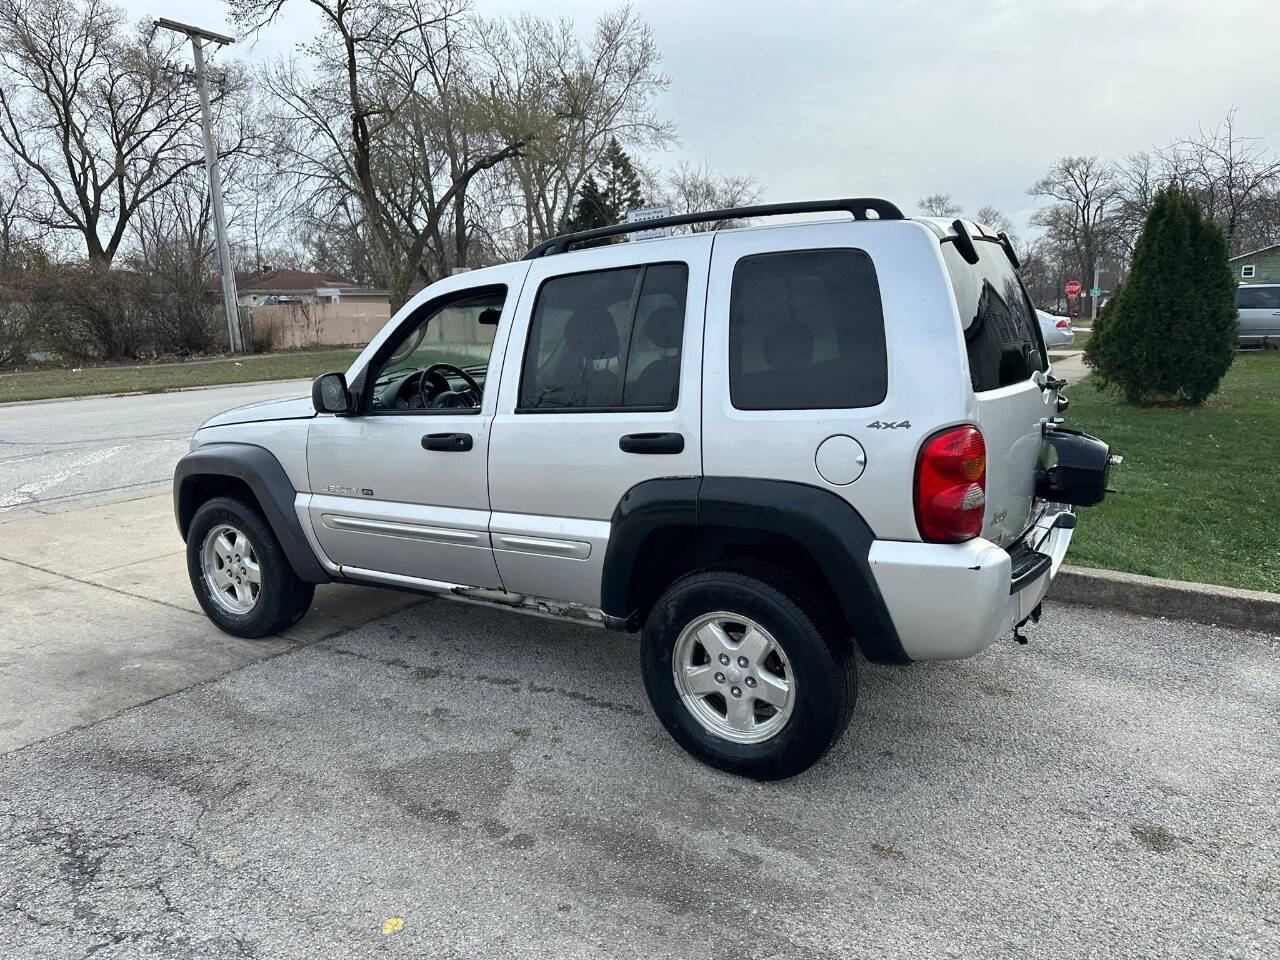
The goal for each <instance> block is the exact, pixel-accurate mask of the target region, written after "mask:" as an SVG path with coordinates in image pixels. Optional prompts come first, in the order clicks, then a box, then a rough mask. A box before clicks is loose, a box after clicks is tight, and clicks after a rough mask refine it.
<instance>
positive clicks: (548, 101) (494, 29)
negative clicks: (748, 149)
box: [480, 6, 675, 246]
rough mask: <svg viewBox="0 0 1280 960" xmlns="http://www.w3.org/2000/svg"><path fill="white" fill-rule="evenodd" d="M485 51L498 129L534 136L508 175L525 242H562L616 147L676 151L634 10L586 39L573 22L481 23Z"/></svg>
mask: <svg viewBox="0 0 1280 960" xmlns="http://www.w3.org/2000/svg"><path fill="white" fill-rule="evenodd" d="M481 27H482V35H481V38H480V40H481V42H480V50H481V52H482V55H483V56H484V60H485V64H484V70H485V73H486V74H487V75H488V77H489V82H490V85H491V89H492V91H493V95H494V104H495V107H496V108H498V109H499V110H500V111H501V113H500V118H501V122H502V123H503V125H504V128H505V129H507V130H508V131H509V133H510V135H514V134H517V133H523V132H529V133H531V139H530V143H529V144H528V148H527V149H526V150H524V151H523V152H522V154H521V156H519V157H516V158H513V159H512V161H511V163H510V165H509V167H508V169H509V170H510V172H511V175H512V179H513V181H514V187H515V190H516V193H517V195H518V201H519V205H520V207H521V208H522V209H519V210H518V211H517V216H518V221H519V226H520V228H521V229H522V233H523V241H524V244H525V245H527V246H533V245H534V244H536V243H538V242H539V241H541V240H545V239H546V238H547V237H550V236H552V235H554V234H556V233H558V232H559V231H560V229H561V227H562V225H563V223H564V221H565V220H566V218H567V217H568V215H569V212H570V211H571V210H572V208H573V204H574V203H575V202H576V200H577V197H578V193H579V191H580V190H581V188H582V184H583V181H584V180H585V179H586V177H587V175H588V173H590V172H591V170H592V169H594V168H595V167H596V166H597V164H598V163H599V162H600V158H601V157H602V156H603V155H604V152H605V149H606V148H607V147H608V144H609V141H610V140H617V141H618V143H619V144H620V145H621V146H622V147H624V148H626V149H627V150H643V149H657V148H662V147H666V146H669V145H670V144H672V143H674V142H675V128H674V126H673V125H672V124H671V123H670V122H669V121H666V120H663V119H662V118H660V117H659V116H658V114H657V111H656V109H655V107H654V99H655V98H656V96H657V95H658V94H659V93H661V92H662V91H663V90H665V89H666V88H667V86H668V84H669V82H670V81H669V80H668V79H667V77H666V76H664V75H663V74H661V73H660V72H659V71H658V64H659V62H660V60H661V56H660V54H659V52H658V48H657V43H656V42H655V41H654V39H653V34H652V32H651V31H650V29H649V26H648V24H647V23H645V22H644V20H643V19H642V18H641V17H640V15H639V14H637V13H636V12H635V11H634V10H632V9H631V7H630V6H623V7H621V8H619V9H617V10H615V11H613V12H611V13H606V14H604V15H602V16H601V17H600V18H599V19H598V20H597V21H596V23H595V28H594V30H593V32H592V34H591V36H590V38H589V39H587V40H585V41H584V40H583V39H582V38H580V37H579V35H578V33H577V31H576V30H575V28H574V25H573V23H572V21H570V20H567V19H561V20H547V19H543V18H539V17H535V16H532V15H530V14H524V15H522V16H520V17H518V18H516V19H515V20H513V21H510V22H504V21H489V22H487V23H483V24H482V25H481Z"/></svg>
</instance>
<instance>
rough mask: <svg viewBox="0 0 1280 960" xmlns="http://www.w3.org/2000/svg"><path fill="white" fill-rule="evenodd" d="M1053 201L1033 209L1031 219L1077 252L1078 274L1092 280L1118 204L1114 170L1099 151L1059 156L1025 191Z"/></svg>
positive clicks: (1108, 240)
mask: <svg viewBox="0 0 1280 960" xmlns="http://www.w3.org/2000/svg"><path fill="white" fill-rule="evenodd" d="M1027 192H1028V193H1030V194H1031V195H1032V196H1034V197H1047V198H1049V199H1051V200H1054V201H1056V202H1055V203H1054V204H1053V206H1051V207H1048V208H1046V209H1043V210H1039V211H1037V212H1036V214H1035V216H1034V217H1033V218H1032V223H1034V224H1037V225H1040V226H1043V227H1045V229H1046V233H1047V234H1049V235H1050V236H1051V237H1052V238H1053V239H1054V241H1055V242H1057V243H1059V244H1060V245H1062V246H1065V247H1067V248H1069V249H1070V250H1071V251H1072V252H1073V253H1074V255H1075V260H1076V263H1077V264H1078V266H1079V268H1080V272H1081V276H1082V278H1083V279H1084V281H1085V282H1091V281H1092V279H1093V274H1094V270H1095V268H1096V267H1098V266H1100V265H1101V260H1102V258H1103V256H1104V255H1105V254H1106V253H1108V252H1109V251H1110V248H1111V245H1112V241H1113V239H1114V232H1115V220H1114V217H1113V214H1114V212H1115V208H1116V206H1117V205H1118V199H1117V188H1116V179H1115V170H1114V169H1113V167H1112V166H1111V164H1110V163H1108V162H1106V161H1104V160H1102V159H1100V158H1099V157H1096V156H1093V157H1063V158H1062V159H1061V160H1059V161H1058V162H1057V163H1055V164H1054V165H1053V167H1052V168H1051V169H1050V170H1049V172H1048V173H1047V174H1046V175H1045V176H1044V177H1042V178H1041V179H1040V180H1038V181H1036V183H1034V184H1033V185H1032V186H1031V188H1030V189H1029V190H1028V191H1027Z"/></svg>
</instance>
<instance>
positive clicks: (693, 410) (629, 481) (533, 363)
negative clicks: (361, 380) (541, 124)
mask: <svg viewBox="0 0 1280 960" xmlns="http://www.w3.org/2000/svg"><path fill="white" fill-rule="evenodd" d="M710 259H711V234H701V235H695V236H690V237H687V238H682V239H671V240H664V241H663V242H662V243H660V244H657V243H655V244H648V243H645V242H643V241H640V242H633V243H618V244H613V245H610V246H607V247H602V248H599V249H594V250H587V251H582V252H579V253H575V254H572V255H553V256H549V257H544V258H542V259H540V260H535V261H533V263H532V265H531V267H530V269H529V274H528V276H527V277H526V279H525V283H524V291H523V293H522V294H521V297H520V304H519V306H518V307H517V308H516V309H515V312H514V321H513V327H512V334H511V338H510V344H509V345H508V350H507V361H506V363H505V364H504V367H503V372H502V390H501V394H500V396H499V398H498V412H497V415H496V417H495V419H494V424H493V447H492V449H491V451H490V455H489V488H490V495H491V499H492V502H493V519H492V524H491V528H490V529H491V533H492V537H493V546H494V554H495V556H496V557H497V563H498V569H499V571H500V572H501V574H502V581H503V584H504V585H505V586H506V588H507V589H508V590H510V591H512V592H515V593H523V594H530V595H534V596H542V597H551V598H554V599H557V600H569V601H574V602H577V603H582V604H586V605H589V606H598V605H599V603H600V577H601V572H602V570H603V565H604V553H605V548H606V546H607V545H608V540H609V530H610V519H611V517H612V516H613V512H614V510H615V508H616V507H617V506H618V502H619V501H620V500H621V499H622V497H623V495H624V494H625V493H626V492H627V491H628V490H629V489H630V488H631V487H633V486H635V485H636V484H638V483H641V482H643V481H645V480H650V479H656V478H661V477H697V476H700V475H701V473H702V431H701V415H700V397H701V388H702V377H701V367H702V317H703V309H704V305H705V291H706V288H707V267H708V264H709V261H710Z"/></svg>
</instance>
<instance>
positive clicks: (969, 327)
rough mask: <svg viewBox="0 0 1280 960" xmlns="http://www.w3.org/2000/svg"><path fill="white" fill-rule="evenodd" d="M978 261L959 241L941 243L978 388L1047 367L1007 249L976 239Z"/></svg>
mask: <svg viewBox="0 0 1280 960" xmlns="http://www.w3.org/2000/svg"><path fill="white" fill-rule="evenodd" d="M973 245H974V247H975V248H977V251H978V262H977V263H975V264H969V263H966V262H965V260H964V258H963V257H962V256H960V252H959V251H958V250H957V249H956V245H955V244H954V243H944V244H943V245H942V259H943V260H944V261H946V264H947V272H948V273H949V274H950V275H951V287H952V289H954V290H955V294H956V306H957V307H959V309H960V323H961V325H962V326H963V327H964V343H965V350H966V351H967V352H968V354H969V377H970V379H971V380H972V381H973V389H974V392H976V393H980V392H982V391H983V390H995V389H996V388H998V387H1007V386H1008V385H1009V384H1011V383H1019V382H1021V381H1023V380H1026V379H1027V378H1028V377H1030V376H1031V374H1032V373H1034V372H1035V371H1037V370H1044V369H1045V368H1046V367H1047V365H1048V364H1047V362H1046V358H1045V355H1044V347H1043V345H1042V341H1041V337H1040V331H1039V325H1038V323H1037V321H1036V314H1035V310H1034V309H1033V308H1032V306H1031V301H1030V300H1028V299H1027V294H1026V291H1025V290H1023V288H1022V281H1021V280H1019V279H1018V275H1017V273H1015V272H1014V269H1013V264H1011V263H1010V262H1009V258H1008V257H1007V256H1005V252H1004V248H1003V247H1001V246H1000V244H998V243H993V242H991V241H988V240H977V239H975V240H974V241H973Z"/></svg>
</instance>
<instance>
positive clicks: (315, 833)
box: [0, 384, 1280, 960]
mask: <svg viewBox="0 0 1280 960" xmlns="http://www.w3.org/2000/svg"><path fill="white" fill-rule="evenodd" d="M301 386H302V388H305V384H302V385H301ZM298 389H299V385H295V384H269V385H265V386H257V387H228V388H220V389H217V390H208V391H193V392H190V393H182V394H166V395H159V396H148V397H123V398H116V399H113V400H76V401H66V402H57V403H49V404H31V405H26V406H22V407H3V408H0V444H3V446H0V496H10V497H12V496H14V495H18V497H19V499H18V500H17V501H15V502H11V503H9V504H8V509H7V512H5V511H3V510H0V754H3V755H0V958H9V957H14V958H19V957H20V958H23V960H29V958H46V957H48V958H81V957H89V956H93V957H96V958H104V957H106V958H143V957H145V958H155V957H160V958H169V957H173V958H188V957H191V958H194V957H202V958H203V957H215V958H223V957H242V958H244V957H260V958H290V957H306V958H315V957H324V958H330V957H334V958H341V957H367V956H370V955H390V956H405V957H420V956H431V957H503V958H506V957H513V956H517V957H525V956H529V957H593V958H594V957H600V956H629V957H646V958H648V957H693V956H699V957H725V958H730V957H732V958H738V957H751V958H755V957H759V958H765V957H873V958H891V957H904V958H905V957H911V958H917V957H936V956H942V957H946V956H956V957H997V956H1007V957H1018V958H1023V957H1037V958H1039V957H1045V958H1057V957H1062V958H1079V957H1112V956H1122V957H1152V958H1156V957H1159V958H1170V957H1188V958H1191V957H1194V958H1207V957H1223V958H1226V957H1231V958H1253V957H1257V958H1273V957H1276V956H1277V955H1280V925H1278V922H1280V921H1278V918H1280V909H1278V908H1277V907H1278V905H1280V830H1277V823H1278V822H1280V799H1278V798H1280V640H1277V638H1274V637H1266V636H1262V635H1258V634H1249V633H1241V632H1235V631H1230V630H1225V629H1218V628H1214V627H1206V626H1201V625H1197V624H1188V623H1181V622H1173V621H1165V620H1159V619H1145V618H1140V617H1133V616H1127V615H1123V614H1117V613H1109V612H1102V611H1094V610H1090V609H1088V608H1084V607H1073V606H1064V605H1060V604H1054V603H1048V604H1046V617H1045V619H1044V621H1043V622H1042V623H1041V624H1040V625H1039V626H1037V627H1034V628H1032V629H1031V630H1030V631H1029V635H1030V638H1031V642H1030V644H1029V645H1028V646H1025V647H1022V646H1018V645H1016V644H1014V643H1012V642H1010V641H1003V642H1001V643H999V644H997V645H996V646H995V647H993V648H991V649H990V650H988V651H987V652H985V653H984V654H982V655H980V656H979V657H976V658H974V659H972V660H968V661H962V662H957V663H937V664H918V665H914V666H912V667H908V668H887V667H876V666H873V665H868V664H862V665H861V666H862V670H861V674H860V692H859V704H858V708H857V710H856V711H855V716H854V719H853V722H852V725H851V726H850V729H849V730H848V732H847V733H846V734H845V736H844V738H843V739H842V740H841V741H840V743H839V744H838V745H837V747H836V748H835V749H834V750H833V751H832V753H831V754H829V755H828V757H827V758H826V759H825V760H824V761H823V762H822V763H821V764H820V765H819V766H817V767H815V768H814V769H812V770H810V771H809V772H807V773H806V774H804V775H802V776H800V777H798V778H795V779H794V780H791V781H787V782H783V783H776V784H757V783H753V782H750V781H745V780H740V779H736V778H733V777H730V776H727V775H724V774H721V773H719V772H717V771H714V770H711V769H709V768H707V767H704V766H702V765H700V764H698V763H697V762H696V761H694V760H692V759H691V758H689V757H688V756H686V755H685V754H684V753H682V752H681V751H680V750H679V749H678V748H677V747H676V746H675V744H674V743H673V742H672V741H671V740H670V738H669V737H668V736H667V735H666V733H665V731H663V729H662V728H661V726H660V725H659V723H658V722H657V720H656V719H654V717H653V716H652V713H651V711H650V709H649V705H648V703H647V700H646V698H645V694H644V690H643V684H642V683H641V680H640V676H639V665H638V657H639V654H638V643H637V640H636V638H635V637H632V636H618V635H615V634H610V633H606V632H604V631H602V630H593V629H590V628H587V627H584V626H580V625H574V624H567V623H562V622H559V621H553V620H547V619H539V618H532V617H527V616H522V615H520V614H516V613H512V612H508V611H503V610H493V609H488V608H483V607H478V606H475V605H470V604H464V603H452V602H448V601H444V600H421V601H419V600H417V599H416V598H413V597H412V596H410V595H406V594H394V593H388V592H384V591H375V590H371V589H367V588H357V587H344V586H333V585H331V586H326V587H324V588H322V589H321V591H319V592H318V593H317V601H316V605H315V608H314V609H313V610H312V611H311V613H309V614H308V616H307V618H305V619H304V620H303V621H302V622H301V623H300V624H298V626H297V627H295V628H294V629H293V630H291V631H290V633H289V634H288V635H286V636H284V637H280V638H273V639H271V640H267V641H242V640H237V639H235V638H231V637H227V636H225V635H223V634H220V633H218V632H217V631H216V630H215V629H214V628H213V627H212V626H211V625H210V624H209V623H208V622H207V620H205V619H204V617H203V616H202V615H201V613H200V611H199V608H198V606H197V605H196V604H195V603H194V599H193V597H192V596H191V592H190V588H189V586H188V585H187V584H186V582H185V569H184V565H183V560H182V557H183V554H182V544H181V541H180V539H179V538H178V536H177V532H176V530H175V528H174V526H173V521H172V516H171V506H170V504H169V503H168V493H167V487H168V483H169V474H170V472H171V470H172V464H173V462H174V461H176V460H177V458H178V457H179V456H181V454H182V453H183V452H184V451H185V449H186V440H187V437H188V436H189V434H190V432H191V430H192V429H194V427H195V426H196V425H197V424H198V423H199V422H200V421H201V420H203V419H204V418H205V417H207V416H208V415H210V414H212V413H214V412H216V411H217V410H220V409H223V408H225V407H227V406H230V405H233V404H235V403H243V402H249V401H251V400H254V399H264V398H267V397H272V396H279V395H287V394H289V393H294V394H296V393H297V392H298ZM116 448H122V449H119V450H117V449H116ZM405 603H413V604H414V605H412V606H408V607H405V606H404V604H405ZM353 624H354V625H355V626H354V628H353V629H348V627H351V626H352V625H353Z"/></svg>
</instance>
